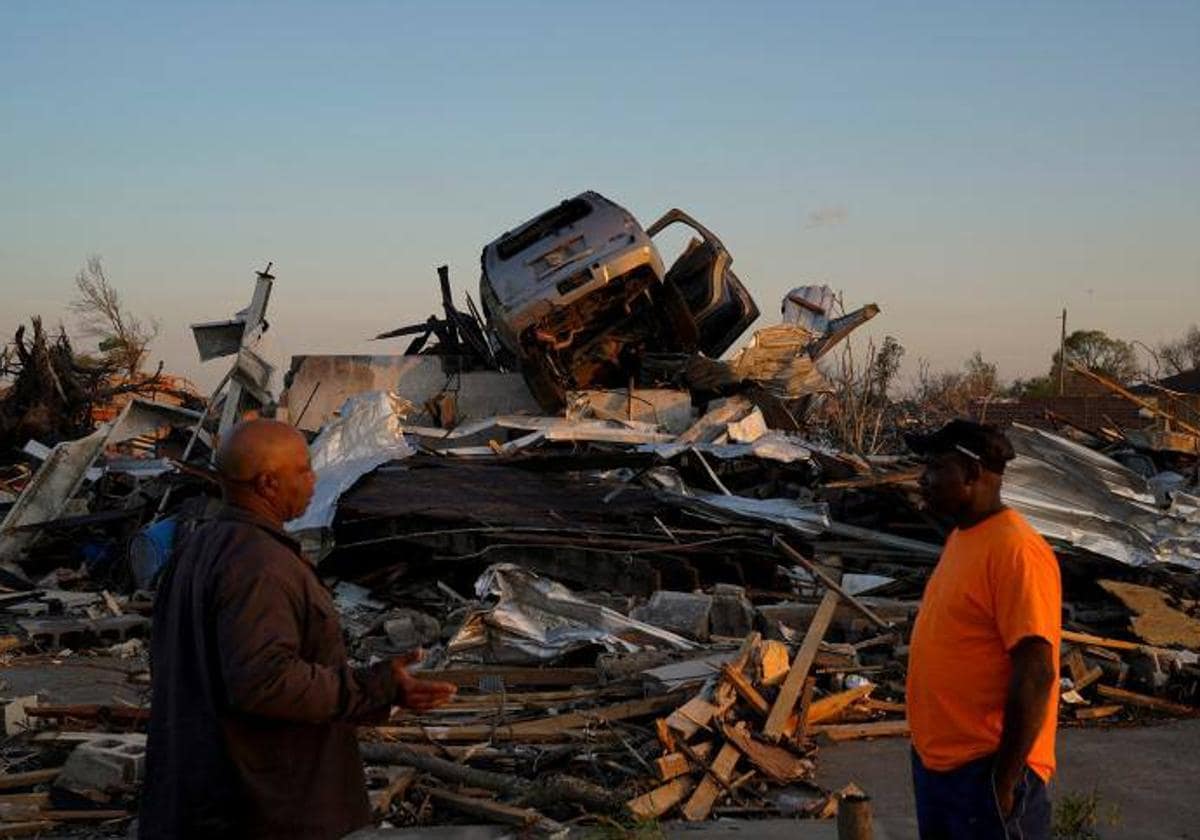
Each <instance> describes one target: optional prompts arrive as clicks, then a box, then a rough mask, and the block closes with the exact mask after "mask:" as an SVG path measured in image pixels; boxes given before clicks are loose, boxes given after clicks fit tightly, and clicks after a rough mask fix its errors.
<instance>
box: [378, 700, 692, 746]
mask: <svg viewBox="0 0 1200 840" xmlns="http://www.w3.org/2000/svg"><path fill="white" fill-rule="evenodd" d="M679 700H680V695H679V694H664V695H662V696H660V697H646V698H643V699H640V700H629V701H627V702H624V703H614V704H612V705H609V706H601V707H600V708H597V709H588V710H586V711H580V712H570V713H568V714H565V715H552V716H550V717H542V718H536V719H534V720H525V721H518V722H516V723H509V724H502V725H492V724H464V725H462V726H420V725H417V726H376V727H369V728H368V729H367V732H368V733H374V734H375V735H377V736H379V737H380V738H382V739H384V740H400V741H403V740H405V739H412V740H426V739H428V740H433V741H452V742H460V743H461V742H465V741H466V742H469V741H487V740H500V741H529V742H531V743H533V742H543V743H544V742H546V741H558V740H564V741H565V740H570V737H571V736H572V735H579V734H581V732H580V730H582V729H584V728H585V727H588V726H591V725H593V724H597V723H607V722H611V721H617V720H628V719H630V718H638V717H645V716H648V715H652V714H655V713H657V712H661V711H664V710H666V709H669V708H671V707H672V706H674V705H675V704H677V703H678V702H679Z"/></svg>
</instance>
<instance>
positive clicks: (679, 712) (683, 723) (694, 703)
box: [667, 697, 720, 738]
mask: <svg viewBox="0 0 1200 840" xmlns="http://www.w3.org/2000/svg"><path fill="white" fill-rule="evenodd" d="M719 711H720V709H719V708H717V706H716V705H715V704H713V703H710V702H708V701H707V700H705V699H704V698H703V697H693V698H692V699H691V700H689V701H687V702H686V703H684V704H683V705H682V706H680V707H679V708H678V709H676V710H675V711H673V712H671V714H669V715H668V716H667V726H668V727H669V728H670V729H673V730H674V731H676V732H678V733H679V734H680V735H682V736H683V737H684V738H691V737H692V736H693V735H695V734H696V733H697V732H699V731H700V730H701V729H708V728H709V724H710V723H712V719H713V718H714V717H716V716H717V713H718V712H719Z"/></svg>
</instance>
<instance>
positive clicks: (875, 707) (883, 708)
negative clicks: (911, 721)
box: [863, 697, 908, 715]
mask: <svg viewBox="0 0 1200 840" xmlns="http://www.w3.org/2000/svg"><path fill="white" fill-rule="evenodd" d="M863 704H864V705H865V706H866V707H867V708H868V709H870V710H871V711H873V712H887V713H888V714H896V715H903V714H906V713H907V712H908V707H907V706H906V705H904V704H903V703H893V702H892V701H890V700H876V699H875V698H874V697H868V698H867V699H866V700H864V701H863Z"/></svg>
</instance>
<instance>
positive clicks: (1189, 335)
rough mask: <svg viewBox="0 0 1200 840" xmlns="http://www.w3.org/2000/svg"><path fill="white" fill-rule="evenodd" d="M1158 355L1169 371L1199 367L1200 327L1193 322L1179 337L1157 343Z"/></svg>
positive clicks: (1174, 371) (1185, 370) (1176, 371)
mask: <svg viewBox="0 0 1200 840" xmlns="http://www.w3.org/2000/svg"><path fill="white" fill-rule="evenodd" d="M1158 355H1159V356H1160V357H1161V358H1162V360H1163V361H1164V362H1165V363H1166V365H1167V367H1168V372H1169V373H1185V372H1187V371H1189V370H1194V369H1195V368H1200V327H1197V326H1196V325H1195V324H1193V325H1192V326H1191V327H1190V328H1189V329H1188V331H1187V332H1186V333H1184V334H1183V335H1182V336H1181V337H1180V338H1177V339H1175V340H1174V341H1168V342H1166V343H1164V344H1161V345H1159V348H1158Z"/></svg>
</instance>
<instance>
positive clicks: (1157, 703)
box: [1096, 685, 1196, 717]
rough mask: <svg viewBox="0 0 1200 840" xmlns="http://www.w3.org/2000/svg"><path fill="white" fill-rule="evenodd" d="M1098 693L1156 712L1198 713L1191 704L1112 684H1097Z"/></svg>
mask: <svg viewBox="0 0 1200 840" xmlns="http://www.w3.org/2000/svg"><path fill="white" fill-rule="evenodd" d="M1096 693H1097V694H1099V695H1100V696H1101V697H1103V698H1105V699H1107V700H1118V701H1120V702H1122V703H1126V704H1128V705H1130V706H1141V707H1142V708H1144V709H1153V710H1154V711H1156V712H1162V713H1164V714H1168V715H1177V716H1179V717H1192V716H1193V715H1195V714H1196V709H1194V708H1193V707H1191V706H1185V705H1183V704H1182V703H1173V702H1171V701H1170V700H1163V699H1161V698H1158V697H1151V696H1150V695H1148V694H1138V693H1137V692H1136V691H1126V690H1125V689H1123V688H1113V687H1112V686H1110V685H1098V686H1096Z"/></svg>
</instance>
